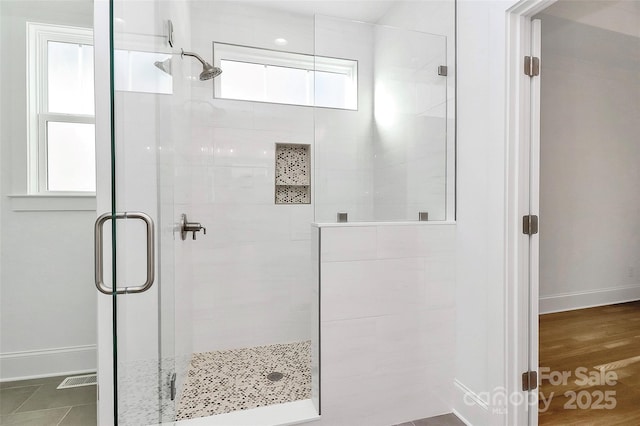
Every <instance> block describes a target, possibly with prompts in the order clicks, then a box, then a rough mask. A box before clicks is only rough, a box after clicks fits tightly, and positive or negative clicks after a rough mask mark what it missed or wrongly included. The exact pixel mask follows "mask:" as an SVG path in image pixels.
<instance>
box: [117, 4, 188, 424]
mask: <svg viewBox="0 0 640 426" xmlns="http://www.w3.org/2000/svg"><path fill="white" fill-rule="evenodd" d="M169 3H173V2H151V1H149V2H128V1H124V0H112V1H111V2H110V4H111V7H112V11H113V22H112V23H111V27H112V36H113V44H112V46H111V49H112V51H111V55H112V58H113V63H112V64H111V67H112V69H111V75H112V76H113V78H114V80H115V81H114V87H112V93H111V96H112V102H113V117H112V120H113V123H112V126H113V129H114V132H113V136H112V145H113V147H112V151H113V159H112V168H113V172H112V173H113V176H112V186H113V188H112V194H113V197H114V199H113V200H112V206H113V212H112V214H115V213H118V212H119V213H122V212H143V213H145V214H146V215H148V216H150V217H151V219H152V220H153V222H154V223H155V247H154V248H155V254H156V255H155V271H154V272H155V282H154V283H153V285H152V286H151V288H150V289H148V290H147V291H145V292H142V293H136V294H117V295H116V294H113V295H112V296H111V297H112V298H113V309H114V327H115V335H114V357H115V363H114V369H115V375H116V378H115V379H116V390H115V398H114V399H115V404H116V416H117V420H116V421H117V424H118V425H135V426H140V425H155V424H161V423H163V422H168V421H173V420H174V417H175V410H174V402H173V400H172V392H171V379H172V377H173V374H174V372H175V338H174V334H175V332H174V315H175V314H174V306H175V303H174V299H175V295H174V234H173V229H174V223H175V221H176V219H175V216H174V210H173V204H174V203H173V186H174V185H173V164H172V163H173V141H174V140H175V135H174V132H176V131H177V128H176V121H177V120H178V119H179V118H176V117H174V114H173V111H172V110H173V103H174V102H175V99H174V98H173V96H171V94H170V93H169V94H167V93H166V92H167V91H168V90H167V76H166V75H164V74H163V73H160V72H159V69H158V67H157V66H154V62H153V61H155V60H158V59H159V58H160V60H163V59H165V58H167V56H166V55H164V56H162V55H161V56H158V54H161V53H164V54H167V53H171V52H170V51H169V50H168V46H167V44H166V37H165V34H164V23H165V22H166V20H167V17H168V16H170V10H169V9H170V8H171V7H173V6H172V5H170V4H169ZM132 57H136V58H141V59H148V61H147V62H148V63H144V61H142V62H141V61H132V60H131V58H132ZM134 77H135V78H134ZM153 88H162V90H158V91H154V90H153ZM110 222H111V223H112V225H111V226H113V227H114V228H112V229H113V241H114V245H113V247H114V249H113V254H114V257H113V258H114V259H115V260H114V268H113V271H114V275H115V276H116V277H117V278H116V279H115V280H114V281H115V285H116V286H117V287H118V288H123V287H129V286H136V285H140V284H141V283H143V282H144V281H145V279H146V276H147V265H148V263H147V255H148V252H149V251H148V248H147V243H146V233H147V230H146V228H145V227H144V225H143V223H142V222H141V221H139V220H134V219H126V220H111V221H110ZM105 234H107V231H106V227H105ZM105 236H106V235H105ZM105 297H108V296H105Z"/></svg>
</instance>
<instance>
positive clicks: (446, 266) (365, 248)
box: [320, 224, 456, 426]
mask: <svg viewBox="0 0 640 426" xmlns="http://www.w3.org/2000/svg"><path fill="white" fill-rule="evenodd" d="M321 226H322V225H321ZM455 230H456V228H455V226H454V225H451V224H449V225H444V224H442V225H436V224H423V225H420V224H413V225H412V224H405V225H395V226H389V225H382V226H357V225H356V226H337V227H336V226H330V225H329V226H322V227H321V236H320V241H321V245H320V259H321V264H320V268H321V277H322V282H321V303H320V307H321V317H320V318H321V347H320V350H321V372H322V376H321V389H322V393H321V407H322V419H321V422H320V423H321V424H322V425H327V426H329V425H330V426H337V425H354V424H366V425H371V426H376V425H380V426H383V425H390V424H399V423H402V422H406V421H410V420H415V419H420V418H425V417H431V416H435V415H439V414H443V413H447V412H450V411H451V405H452V400H451V398H452V392H453V377H454V372H453V369H454V364H455V360H454V350H455V322H454V319H455V300H454V296H455V241H454V237H455Z"/></svg>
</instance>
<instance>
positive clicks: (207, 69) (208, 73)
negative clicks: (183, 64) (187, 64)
mask: <svg viewBox="0 0 640 426" xmlns="http://www.w3.org/2000/svg"><path fill="white" fill-rule="evenodd" d="M181 56H182V57H183V58H184V57H185V56H193V57H194V58H196V59H197V60H198V61H200V63H201V64H202V72H201V73H200V80H201V81H205V80H210V79H212V78H214V77H217V76H219V75H220V74H222V70H221V69H220V68H218V67H214V66H213V65H211V64H210V63H208V62H206V61H205V60H204V59H202V58H201V57H200V55H198V54H197V53H192V52H185V51H184V50H182V55H181Z"/></svg>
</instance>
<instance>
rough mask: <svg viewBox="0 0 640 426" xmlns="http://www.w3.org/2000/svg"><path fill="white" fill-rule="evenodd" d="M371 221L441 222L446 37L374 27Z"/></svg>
mask: <svg viewBox="0 0 640 426" xmlns="http://www.w3.org/2000/svg"><path fill="white" fill-rule="evenodd" d="M374 34H375V37H374V58H375V65H374V75H375V83H374V92H375V102H374V110H375V112H374V121H373V126H374V127H375V132H374V138H373V140H372V142H373V146H374V149H373V151H374V156H373V163H374V185H373V188H374V202H373V208H374V214H373V216H374V219H375V220H376V221H393V220H417V219H418V214H419V212H427V213H428V214H429V220H445V219H446V201H447V197H446V190H447V185H446V178H447V175H446V169H447V159H446V155H447V119H446V116H447V79H448V77H446V76H440V75H438V67H439V66H440V65H445V66H446V64H447V50H446V49H447V43H446V41H447V39H446V37H445V36H444V35H433V34H428V33H420V32H417V31H406V30H402V29H395V28H389V27H387V26H376V27H375V28H374Z"/></svg>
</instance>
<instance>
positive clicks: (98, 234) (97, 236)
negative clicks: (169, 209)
mask: <svg viewBox="0 0 640 426" xmlns="http://www.w3.org/2000/svg"><path fill="white" fill-rule="evenodd" d="M112 219H116V220H120V219H140V220H142V221H143V222H144V223H145V225H146V228H147V279H146V281H145V282H144V284H142V285H138V286H127V287H119V288H118V287H116V288H115V289H114V288H112V287H108V286H106V285H105V283H104V267H103V260H102V257H103V251H102V228H103V227H104V224H105V222H107V221H108V220H112ZM154 232H155V231H154V226H153V219H151V217H150V216H149V215H147V214H146V213H142V212H124V213H105V214H103V215H101V216H100V217H98V219H96V223H95V225H94V243H95V248H94V249H95V250H94V254H95V282H96V287H97V288H98V291H100V292H101V293H104V294H114V293H115V294H133V293H142V292H144V291H147V290H149V289H150V288H151V286H152V285H153V282H154V280H155V270H156V266H155V242H154Z"/></svg>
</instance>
